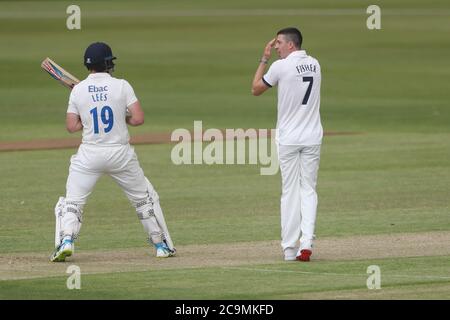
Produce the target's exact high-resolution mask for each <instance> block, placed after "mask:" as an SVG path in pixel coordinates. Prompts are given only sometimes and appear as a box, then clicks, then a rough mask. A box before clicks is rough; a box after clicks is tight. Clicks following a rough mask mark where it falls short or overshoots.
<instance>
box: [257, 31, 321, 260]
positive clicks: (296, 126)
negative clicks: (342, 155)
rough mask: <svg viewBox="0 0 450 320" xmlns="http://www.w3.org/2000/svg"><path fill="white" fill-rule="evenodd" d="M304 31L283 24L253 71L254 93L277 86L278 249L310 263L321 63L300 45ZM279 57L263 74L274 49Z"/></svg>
mask: <svg viewBox="0 0 450 320" xmlns="http://www.w3.org/2000/svg"><path fill="white" fill-rule="evenodd" d="M301 45H302V34H301V33H300V31H299V30H298V29H297V28H285V29H282V30H280V31H279V32H278V33H277V36H276V38H274V39H272V40H271V41H269V42H268V43H267V45H266V47H265V49H264V53H263V56H262V58H261V60H260V62H259V66H258V68H257V70H256V73H255V76H254V79H253V84H252V93H253V95H255V96H259V95H261V94H262V93H264V92H265V91H266V90H268V89H269V88H271V87H273V86H276V85H278V119H277V137H276V142H277V143H276V144H277V147H278V158H279V162H280V171H281V181H282V195H281V247H282V249H283V253H284V259H285V260H287V261H291V260H294V261H295V260H298V261H309V260H310V256H311V254H312V247H313V240H314V227H315V223H316V214H317V201H318V200H317V192H316V184H317V173H318V170H319V161H320V147H321V144H322V136H323V129H322V124H321V121H320V114H319V108H320V82H321V69H320V64H319V62H318V61H317V60H316V59H315V58H313V57H311V56H309V55H307V54H306V51H305V50H303V49H301ZM273 48H275V50H276V51H277V53H278V56H279V58H280V59H279V60H277V61H275V62H274V63H272V65H271V66H270V68H269V70H268V71H267V73H265V74H264V72H265V69H266V65H267V63H268V61H269V59H270V56H271V54H272V49H273Z"/></svg>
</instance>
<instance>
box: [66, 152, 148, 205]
mask: <svg viewBox="0 0 450 320" xmlns="http://www.w3.org/2000/svg"><path fill="white" fill-rule="evenodd" d="M104 174H107V175H109V176H111V178H112V179H113V180H114V181H115V182H116V183H117V184H118V185H119V186H120V187H121V189H122V190H123V191H124V192H125V194H126V195H127V197H128V199H129V200H130V202H131V203H132V204H136V203H138V202H139V201H142V200H143V199H146V198H147V191H148V188H147V182H146V180H145V176H144V172H143V170H142V169H141V167H140V165H139V161H138V159H137V156H136V153H135V152H134V148H133V147H132V146H131V145H129V144H127V145H121V146H99V145H89V144H81V145H80V147H79V149H78V152H77V154H75V155H73V156H72V158H71V159H70V168H69V176H68V178H67V183H66V201H71V202H75V203H77V204H78V205H81V206H84V204H86V201H87V198H88V197H89V195H90V194H91V192H92V190H93V188H94V186H95V184H96V182H97V180H98V179H99V178H100V177H101V176H102V175H104Z"/></svg>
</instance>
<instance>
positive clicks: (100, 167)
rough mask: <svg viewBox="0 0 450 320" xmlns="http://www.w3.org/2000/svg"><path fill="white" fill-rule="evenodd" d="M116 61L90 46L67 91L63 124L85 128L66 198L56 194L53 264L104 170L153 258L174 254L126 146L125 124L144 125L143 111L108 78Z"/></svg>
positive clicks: (124, 86) (153, 196)
mask: <svg viewBox="0 0 450 320" xmlns="http://www.w3.org/2000/svg"><path fill="white" fill-rule="evenodd" d="M114 59H116V57H114V56H113V54H112V50H111V48H110V47H109V46H108V45H107V44H105V43H101V42H96V43H93V44H91V45H90V46H89V47H88V48H87V49H86V51H85V54H84V65H85V66H86V68H87V69H88V70H89V75H88V77H87V78H86V79H85V80H83V81H81V82H80V83H79V84H77V85H76V86H75V87H74V88H73V89H72V92H71V94H70V98H69V106H68V109H67V115H66V127H67V130H68V131H69V132H70V133H73V132H76V131H79V130H83V138H82V143H81V145H80V147H79V149H78V152H77V153H76V154H75V155H73V156H72V158H71V160H70V168H69V176H68V178H67V183H66V196H65V197H60V198H59V201H58V203H57V204H56V207H55V215H56V231H55V246H56V249H55V251H54V252H53V254H52V256H51V258H50V260H51V261H53V262H62V261H65V259H66V257H69V256H71V255H72V254H73V253H74V241H75V239H77V237H78V235H79V233H80V228H81V224H82V217H83V207H84V205H85V204H86V201H87V198H88V197H89V195H90V194H91V192H92V190H93V188H94V186H95V184H96V182H97V180H98V179H99V178H100V177H101V176H102V175H104V174H106V175H109V176H110V177H111V178H112V179H113V180H114V181H115V182H116V183H117V184H118V185H119V186H120V188H121V189H122V190H123V191H124V192H125V194H126V196H127V197H128V199H129V201H130V202H131V204H132V205H133V206H134V208H135V209H136V213H137V216H138V217H139V219H140V221H141V223H142V225H143V226H144V230H145V232H146V233H147V235H148V240H149V242H150V243H151V244H153V245H154V246H155V248H156V257H158V258H167V257H172V256H174V255H175V253H176V250H175V248H174V246H173V242H172V239H171V238H170V234H169V231H168V229H167V226H166V223H165V220H164V216H163V212H162V210H161V206H160V204H159V197H158V194H157V192H156V191H155V189H154V188H153V186H152V184H151V183H150V181H149V180H148V179H147V178H146V177H145V176H144V172H143V170H142V169H141V167H140V165H139V161H138V159H137V156H136V153H135V152H134V148H133V147H132V146H131V145H130V144H129V138H130V137H129V133H128V127H127V124H128V125H131V126H139V125H142V124H143V123H144V112H143V110H142V108H141V105H140V103H139V101H138V99H137V98H136V96H135V94H134V91H133V88H132V87H131V85H130V84H129V83H128V82H127V81H126V80H123V79H116V78H114V77H112V76H111V73H112V71H113V70H114V63H113V60H114ZM127 110H128V113H127ZM104 214H105V215H108V213H107V212H105V213H104Z"/></svg>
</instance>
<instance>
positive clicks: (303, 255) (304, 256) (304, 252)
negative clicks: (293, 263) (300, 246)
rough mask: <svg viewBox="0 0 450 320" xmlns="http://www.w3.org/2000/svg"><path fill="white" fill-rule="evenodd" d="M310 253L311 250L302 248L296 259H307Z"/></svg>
mask: <svg viewBox="0 0 450 320" xmlns="http://www.w3.org/2000/svg"><path fill="white" fill-rule="evenodd" d="M311 255H312V251H311V250H307V249H304V250H302V251H300V255H299V256H298V257H297V258H296V259H297V260H298V261H304V262H306V261H309V257H310V256H311Z"/></svg>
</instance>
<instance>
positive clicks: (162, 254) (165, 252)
mask: <svg viewBox="0 0 450 320" xmlns="http://www.w3.org/2000/svg"><path fill="white" fill-rule="evenodd" d="M155 248H156V257H157V258H169V257H173V256H175V254H176V250H175V248H174V249H173V250H171V249H169V247H168V246H167V244H166V243H165V242H160V243H157V244H155Z"/></svg>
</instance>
